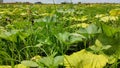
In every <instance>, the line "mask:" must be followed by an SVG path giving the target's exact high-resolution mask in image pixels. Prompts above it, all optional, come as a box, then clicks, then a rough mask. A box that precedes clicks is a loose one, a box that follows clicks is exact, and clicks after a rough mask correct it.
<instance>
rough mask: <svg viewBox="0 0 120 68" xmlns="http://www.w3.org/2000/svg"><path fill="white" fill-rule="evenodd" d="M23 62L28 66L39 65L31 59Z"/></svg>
mask: <svg viewBox="0 0 120 68" xmlns="http://www.w3.org/2000/svg"><path fill="white" fill-rule="evenodd" d="M21 64H23V65H25V66H28V67H38V64H37V63H36V62H34V61H30V60H24V61H22V62H21Z"/></svg>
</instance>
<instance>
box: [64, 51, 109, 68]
mask: <svg viewBox="0 0 120 68" xmlns="http://www.w3.org/2000/svg"><path fill="white" fill-rule="evenodd" d="M64 63H65V66H66V68H71V67H72V68H103V67H104V66H105V65H106V64H107V63H108V58H107V57H106V56H105V55H102V54H101V55H96V54H93V53H91V52H88V51H86V50H81V51H79V52H75V53H73V54H72V55H70V56H65V59H64Z"/></svg>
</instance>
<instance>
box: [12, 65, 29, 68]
mask: <svg viewBox="0 0 120 68" xmlns="http://www.w3.org/2000/svg"><path fill="white" fill-rule="evenodd" d="M14 68H28V67H27V66H25V65H23V64H18V65H15V67H14Z"/></svg>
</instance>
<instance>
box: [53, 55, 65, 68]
mask: <svg viewBox="0 0 120 68" xmlns="http://www.w3.org/2000/svg"><path fill="white" fill-rule="evenodd" d="M63 61H64V57H63V56H57V57H55V58H54V66H58V65H59V64H61V63H63Z"/></svg>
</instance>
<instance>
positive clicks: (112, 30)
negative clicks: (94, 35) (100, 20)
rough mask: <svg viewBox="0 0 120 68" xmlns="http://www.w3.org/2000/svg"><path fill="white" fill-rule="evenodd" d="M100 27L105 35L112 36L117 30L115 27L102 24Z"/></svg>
mask: <svg viewBox="0 0 120 68" xmlns="http://www.w3.org/2000/svg"><path fill="white" fill-rule="evenodd" d="M102 29H103V32H104V33H105V34H106V35H107V36H109V37H110V36H113V35H114V34H115V33H116V32H118V29H117V28H114V27H111V26H108V25H105V24H102Z"/></svg>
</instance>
